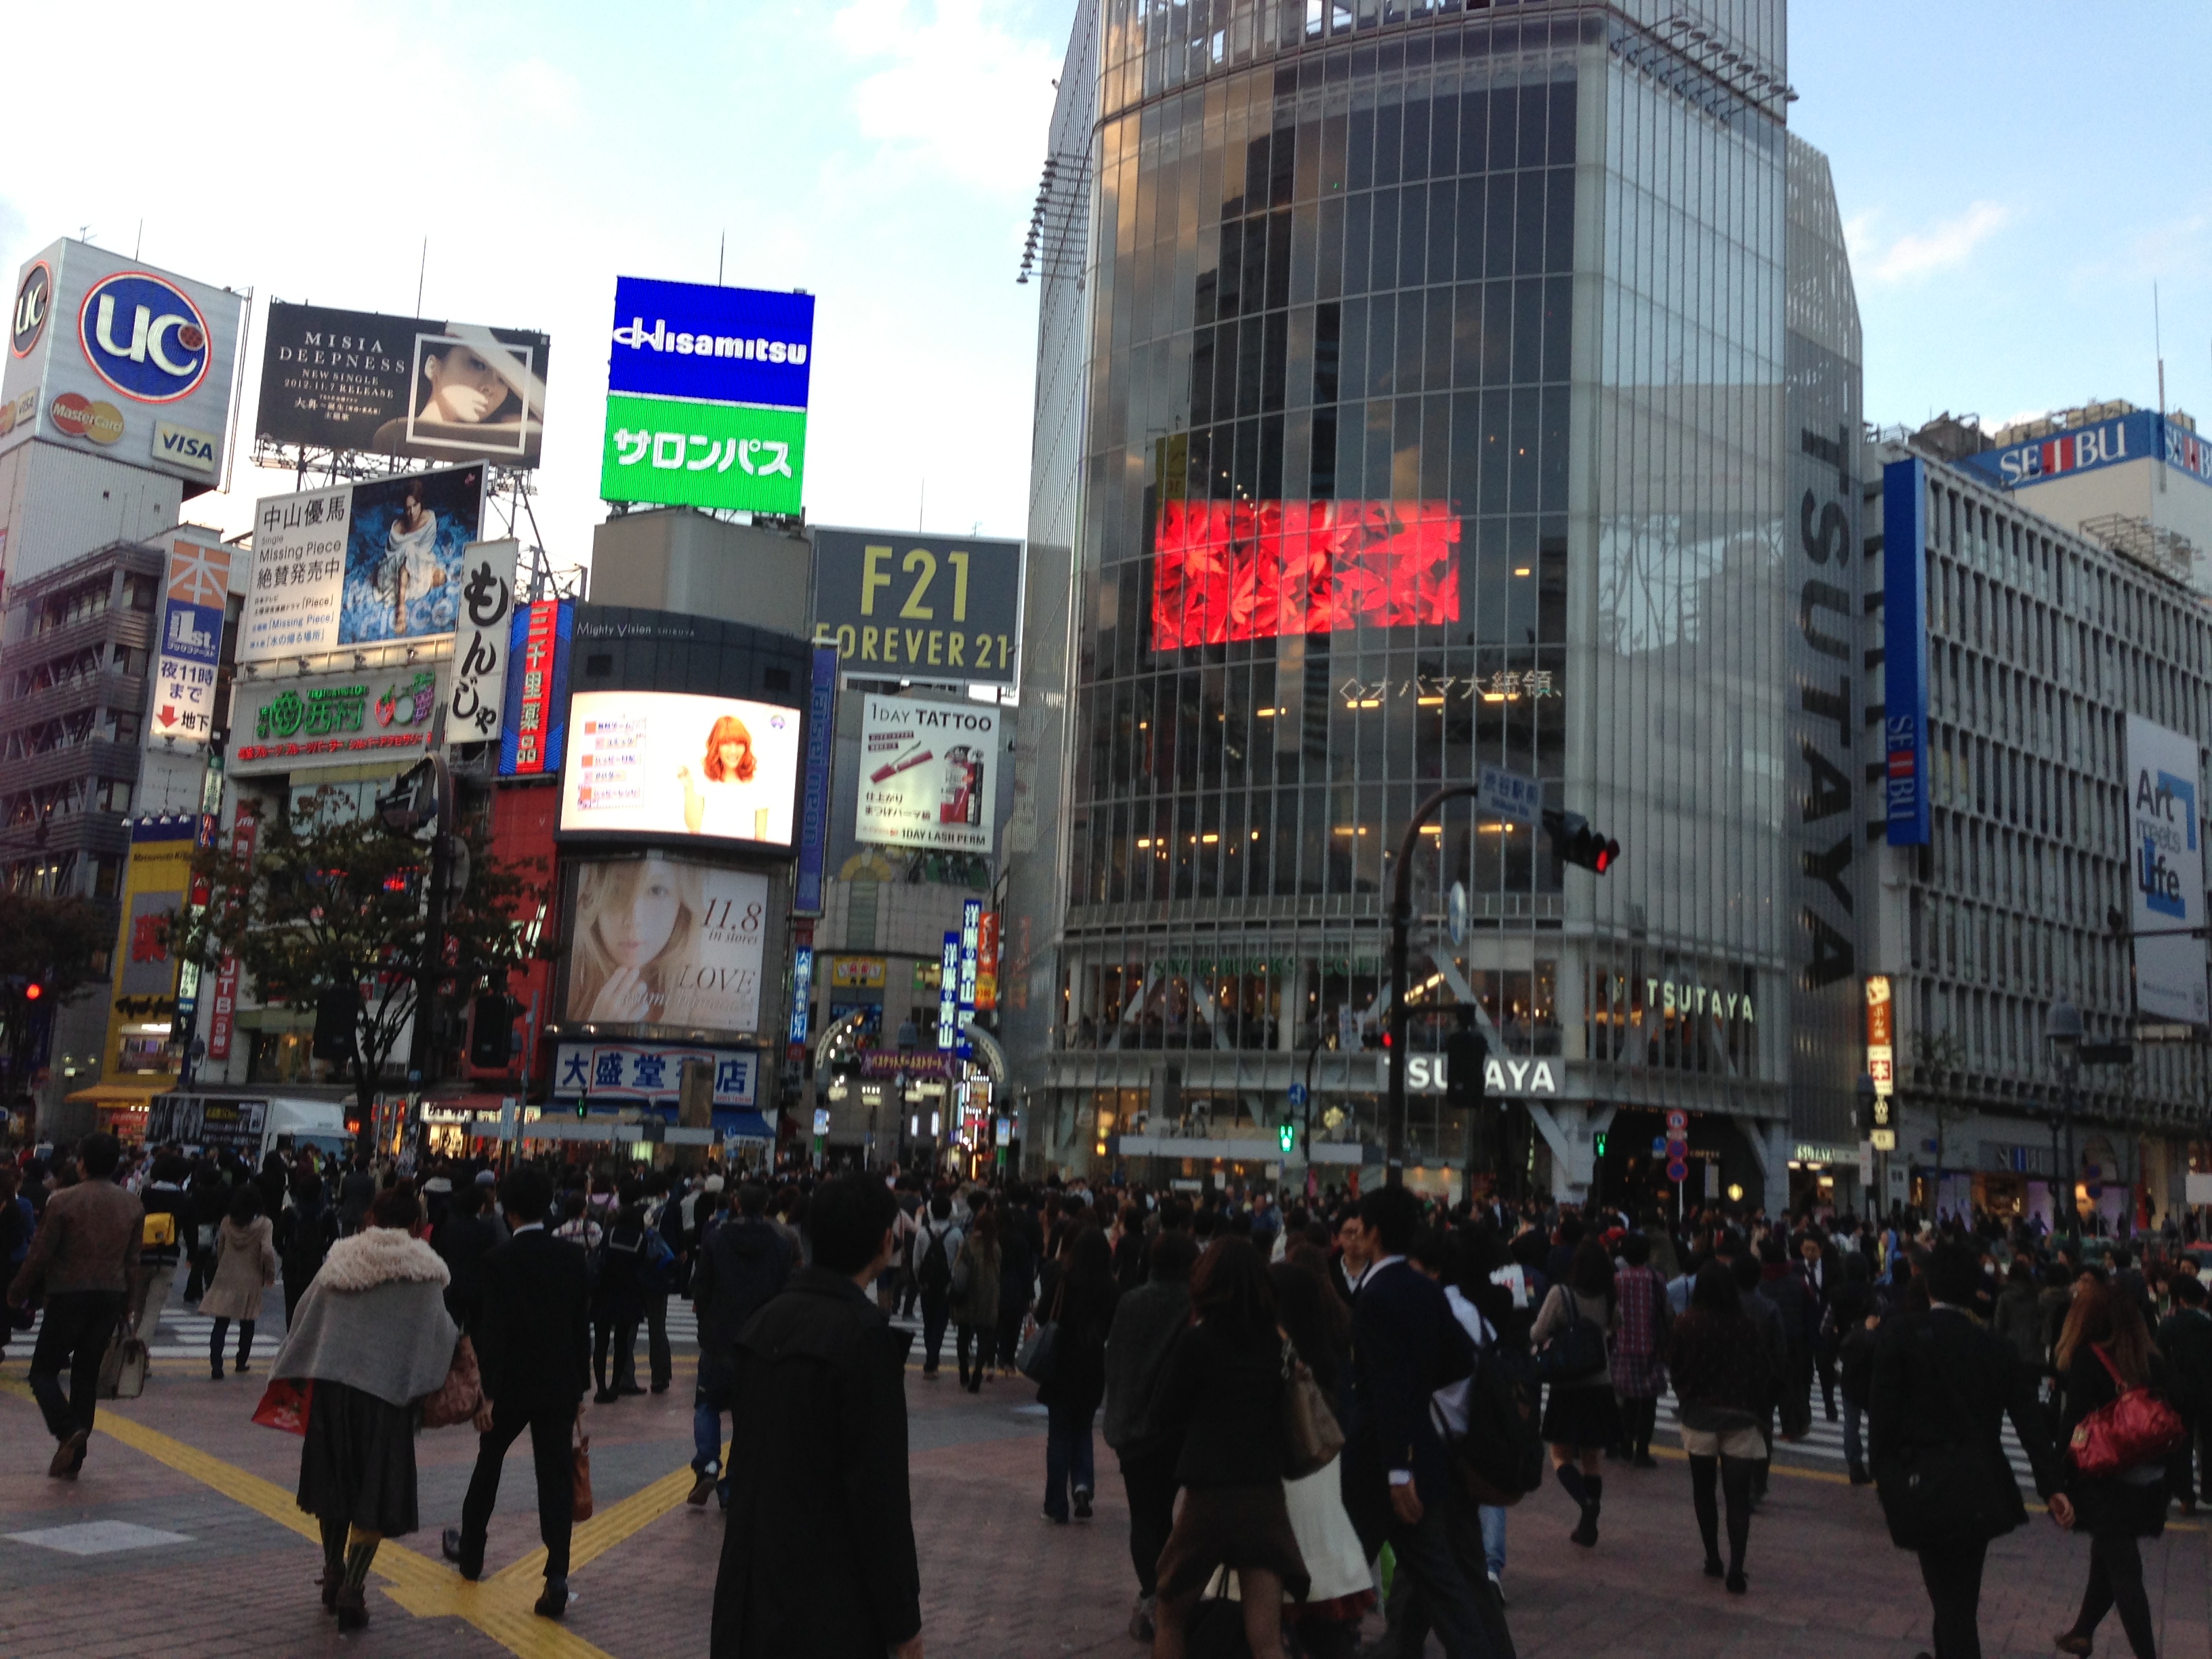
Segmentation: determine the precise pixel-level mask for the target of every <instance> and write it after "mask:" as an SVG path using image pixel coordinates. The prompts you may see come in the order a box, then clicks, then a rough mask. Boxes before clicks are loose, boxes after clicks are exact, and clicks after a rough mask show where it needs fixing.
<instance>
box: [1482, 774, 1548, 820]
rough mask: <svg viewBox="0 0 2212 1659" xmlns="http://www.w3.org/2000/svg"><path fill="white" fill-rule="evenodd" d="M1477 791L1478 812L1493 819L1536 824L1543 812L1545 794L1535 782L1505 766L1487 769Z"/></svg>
mask: <svg viewBox="0 0 2212 1659" xmlns="http://www.w3.org/2000/svg"><path fill="white" fill-rule="evenodd" d="M1475 787H1476V793H1475V797H1474V805H1475V808H1476V810H1477V811H1481V812H1485V813H1487V814H1488V815H1489V816H1490V817H1494V818H1510V819H1512V820H1513V822H1514V823H1535V821H1536V816H1537V814H1538V813H1539V812H1541V811H1542V810H1543V805H1544V791H1543V788H1542V787H1541V785H1539V784H1538V783H1537V781H1536V780H1535V779H1534V778H1528V777H1523V776H1522V775H1521V774H1520V773H1518V772H1509V771H1507V770H1506V769H1504V767H1502V766H1486V767H1484V768H1483V769H1482V771H1481V774H1480V777H1479V778H1478V779H1477V781H1476V786H1475Z"/></svg>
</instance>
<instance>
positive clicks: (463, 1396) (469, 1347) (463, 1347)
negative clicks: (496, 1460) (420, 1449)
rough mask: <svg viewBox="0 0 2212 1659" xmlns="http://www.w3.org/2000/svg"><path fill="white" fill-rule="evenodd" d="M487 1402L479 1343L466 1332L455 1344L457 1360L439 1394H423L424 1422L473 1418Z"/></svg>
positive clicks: (436, 1425)
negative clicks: (465, 1335)
mask: <svg viewBox="0 0 2212 1659" xmlns="http://www.w3.org/2000/svg"><path fill="white" fill-rule="evenodd" d="M481 1405H483V1376H482V1374H481V1373H480V1372H478V1371H477V1350H476V1344H474V1343H473V1342H471V1341H470V1340H468V1338H467V1337H463V1338H462V1339H461V1340H459V1341H458V1342H456V1343H454V1344H453V1364H451V1365H449V1366H448V1367H447V1369H446V1380H445V1381H444V1382H443V1383H440V1384H439V1385H438V1390H437V1392H436V1393H435V1394H431V1395H424V1396H423V1399H422V1426H423V1427H424V1428H426V1429H449V1428H452V1427H453V1425H455V1424H457V1423H465V1422H467V1421H468V1420H469V1419H471V1418H473V1417H474V1416H475V1415H476V1414H477V1407H479V1406H481Z"/></svg>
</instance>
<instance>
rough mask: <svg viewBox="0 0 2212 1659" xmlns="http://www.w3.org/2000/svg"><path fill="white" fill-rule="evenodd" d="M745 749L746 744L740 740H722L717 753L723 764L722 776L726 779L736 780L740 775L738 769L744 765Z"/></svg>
mask: <svg viewBox="0 0 2212 1659" xmlns="http://www.w3.org/2000/svg"><path fill="white" fill-rule="evenodd" d="M745 749H746V744H744V741H743V740H742V739H740V738H723V739H722V743H721V745H720V749H719V750H717V751H716V753H717V756H718V757H719V758H720V761H721V763H722V775H723V776H724V777H726V778H734V777H736V776H737V775H738V768H739V767H740V766H742V765H744V758H745Z"/></svg>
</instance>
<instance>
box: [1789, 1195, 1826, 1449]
mask: <svg viewBox="0 0 2212 1659" xmlns="http://www.w3.org/2000/svg"><path fill="white" fill-rule="evenodd" d="M1790 1273H1791V1274H1792V1275H1793V1276H1794V1277H1795V1278H1796V1280H1797V1282H1798V1284H1799V1285H1801V1286H1802V1292H1803V1294H1802V1302H1803V1304H1804V1310H1805V1326H1806V1330H1807V1333H1808V1334H1807V1338H1806V1352H1807V1355H1808V1359H1809V1362H1810V1363H1811V1364H1812V1365H1813V1366H1814V1369H1815V1370H1816V1371H1817V1373H1818V1375H1819V1377H1820V1405H1821V1408H1822V1409H1823V1410H1824V1411H1825V1412H1826V1413H1827V1417H1828V1421H1830V1422H1831V1423H1832V1422H1834V1421H1835V1420H1836V1333H1835V1330H1834V1328H1833V1327H1832V1325H1831V1324H1830V1322H1829V1320H1828V1304H1829V1303H1830V1301H1831V1300H1832V1299H1833V1297H1834V1296H1835V1292H1836V1284H1837V1277H1836V1263H1835V1252H1834V1251H1833V1250H1832V1249H1830V1248H1829V1246H1828V1243H1827V1241H1826V1239H1824V1238H1822V1237H1820V1233H1819V1232H1818V1231H1815V1230H1814V1227H1813V1226H1812V1225H1811V1223H1810V1222H1809V1221H1808V1223H1807V1225H1806V1228H1805V1231H1803V1232H1802V1233H1801V1234H1799V1235H1798V1238H1797V1260H1796V1261H1795V1262H1794V1263H1792V1264H1791V1266H1790ZM1807 1409H1808V1412H1809V1410H1810V1409H1811V1407H1810V1406H1809V1405H1808V1407H1807Z"/></svg>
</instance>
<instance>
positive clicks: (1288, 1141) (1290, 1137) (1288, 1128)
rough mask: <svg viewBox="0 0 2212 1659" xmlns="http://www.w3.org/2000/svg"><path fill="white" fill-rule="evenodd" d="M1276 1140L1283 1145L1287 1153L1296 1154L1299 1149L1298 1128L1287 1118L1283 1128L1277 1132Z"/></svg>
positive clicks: (1283, 1122)
mask: <svg viewBox="0 0 2212 1659" xmlns="http://www.w3.org/2000/svg"><path fill="white" fill-rule="evenodd" d="M1275 1138H1276V1139H1277V1140H1279V1142H1280V1143H1281V1144H1282V1148H1283V1150H1284V1151H1285V1152H1296V1151H1297V1149H1298V1126H1297V1124H1295V1123H1293V1122H1291V1120H1290V1119H1288V1118H1285V1119H1284V1120H1283V1121H1282V1125H1281V1127H1279V1128H1278V1129H1277V1130H1276V1131H1275Z"/></svg>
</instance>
